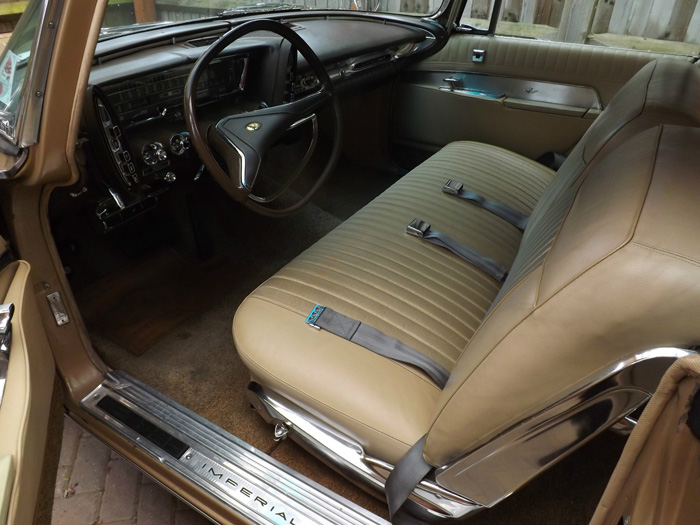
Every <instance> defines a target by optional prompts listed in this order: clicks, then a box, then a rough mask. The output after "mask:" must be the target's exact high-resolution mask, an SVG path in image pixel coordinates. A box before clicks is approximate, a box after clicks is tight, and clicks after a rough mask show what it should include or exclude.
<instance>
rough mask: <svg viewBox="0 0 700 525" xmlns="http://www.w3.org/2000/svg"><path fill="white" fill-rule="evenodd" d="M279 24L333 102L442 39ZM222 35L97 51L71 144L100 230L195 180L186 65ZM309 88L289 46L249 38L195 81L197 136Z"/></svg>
mask: <svg viewBox="0 0 700 525" xmlns="http://www.w3.org/2000/svg"><path fill="white" fill-rule="evenodd" d="M284 23H286V24H287V25H288V26H289V27H291V28H292V29H293V30H294V31H296V32H297V33H298V34H299V35H300V36H301V37H302V38H303V39H304V40H305V41H306V42H307V43H308V44H309V45H310V46H311V48H312V49H313V50H314V52H315V53H316V54H317V55H318V57H319V59H320V60H321V62H322V63H323V65H324V67H326V69H327V71H328V73H329V76H330V77H331V80H332V81H333V84H334V88H335V91H336V93H339V94H341V95H342V93H358V92H361V91H362V90H365V89H367V88H368V87H369V86H371V85H376V84H377V83H380V82H383V81H386V80H388V79H390V78H392V77H393V76H395V75H396V73H397V72H398V70H399V69H400V68H402V67H403V66H404V65H405V64H407V63H408V62H409V61H410V59H413V58H417V57H420V56H423V55H424V54H425V53H428V52H432V51H435V50H437V49H438V48H439V47H440V43H441V41H443V40H444V38H443V36H444V35H443V33H442V28H441V26H439V25H437V24H436V23H434V22H431V21H425V20H418V19H410V20H403V19H401V20H387V19H386V18H378V17H376V18H373V17H372V16H371V15H369V16H364V17H362V16H349V15H347V14H346V15H343V16H335V17H330V16H325V17H323V18H309V17H308V15H306V18H304V17H295V18H291V19H289V15H287V17H286V18H285V22H284ZM231 27H232V24H231V23H230V22H222V21H217V22H213V23H197V24H191V25H186V26H174V27H165V28H163V29H159V30H156V31H148V32H145V33H138V34H135V35H126V36H122V37H118V38H112V39H110V40H107V41H104V42H100V43H99V44H98V46H97V49H96V53H95V59H94V63H93V68H92V70H91V74H90V79H89V87H88V90H87V93H86V97H87V99H86V102H85V104H84V108H85V109H84V115H83V133H82V138H81V146H82V147H83V149H84V151H85V158H86V161H85V170H84V171H85V172H86V173H85V175H86V177H89V178H90V180H91V186H92V187H93V188H94V187H97V188H99V191H97V192H95V191H92V192H91V203H90V205H91V206H93V207H94V212H95V217H96V218H97V222H98V225H99V227H100V228H102V230H103V231H105V232H106V231H110V230H111V229H114V228H116V227H118V226H119V225H121V224H122V223H124V222H125V221H127V220H129V219H131V218H133V217H135V216H137V215H139V214H141V213H143V212H145V211H148V210H149V209H151V208H152V207H154V206H156V205H157V203H158V201H159V199H161V198H163V196H164V195H165V194H166V193H167V191H168V190H169V188H171V187H173V185H178V184H187V183H189V182H192V181H193V180H196V179H198V178H199V177H200V176H201V175H202V173H203V169H204V168H203V167H202V164H201V162H200V161H199V159H198V157H197V155H196V153H195V151H194V149H193V148H192V145H191V142H190V135H189V132H188V131H187V126H186V124H185V120H184V109H183V108H184V104H183V96H184V87H185V83H186V81H187V79H188V76H189V73H190V70H191V68H192V66H193V64H194V63H195V62H196V60H197V59H198V58H199V57H200V56H201V55H202V53H203V52H204V51H205V50H206V49H207V48H208V47H209V46H210V45H211V44H212V43H213V42H214V41H216V40H217V39H218V38H219V37H220V36H221V35H223V34H224V33H225V32H226V31H227V30H229V29H230V28H231ZM318 84H319V82H318V79H317V78H316V76H315V75H314V74H313V72H312V71H311V70H310V68H309V66H308V64H306V61H305V60H304V58H303V57H302V56H301V55H300V54H298V53H297V52H296V50H294V49H292V48H291V46H290V45H289V43H288V42H286V41H285V40H284V39H282V38H281V37H279V36H278V35H276V34H273V33H264V32H259V33H252V34H250V35H247V36H245V37H243V38H240V39H238V40H236V41H235V42H234V43H233V44H231V45H230V46H228V47H227V48H226V49H225V50H224V51H223V52H222V53H221V54H220V55H219V57H217V58H216V59H215V60H213V61H212V62H211V63H210V65H209V67H208V68H207V70H206V71H205V72H204V73H203V75H202V76H201V78H200V81H199V83H198V85H197V88H196V96H195V100H196V106H197V115H198V118H199V120H200V130H206V128H207V127H208V126H210V125H212V124H215V123H216V122H217V121H218V120H220V119H222V118H224V117H226V116H229V115H233V114H238V113H242V112H246V111H250V110H253V109H257V108H262V107H269V106H276V105H280V104H284V103H285V102H289V101H292V100H296V99H298V98H300V97H304V96H306V95H307V94H309V93H310V92H313V91H315V90H316V89H317V88H318ZM203 134H205V133H203ZM95 181H96V182H97V183H98V184H94V182H95Z"/></svg>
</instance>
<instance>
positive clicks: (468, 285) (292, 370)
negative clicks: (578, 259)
mask: <svg viewBox="0 0 700 525" xmlns="http://www.w3.org/2000/svg"><path fill="white" fill-rule="evenodd" d="M553 175H554V172H553V171H552V170H550V169H548V168H546V167H544V166H542V165H540V164H537V163H536V162H533V161H531V160H529V159H526V158H524V157H521V156H520V155H517V154H514V153H511V152H508V151H506V150H503V149H500V148H496V147H493V146H488V145H484V144H479V143H472V142H459V143H454V144H450V145H448V146H447V147H445V148H444V149H443V150H441V151H440V152H439V153H437V154H436V155H434V156H433V157H431V158H430V159H428V160H427V161H426V162H425V163H423V164H421V165H420V166H419V167H418V168H416V169H415V170H413V171H412V172H411V173H409V174H408V175H406V176H405V177H403V178H402V179H401V180H400V181H399V182H397V183H396V184H395V185H393V186H392V187H391V188H389V189H388V190H387V191H386V192H385V193H383V194H382V195H381V196H379V197H378V198H377V199H375V200H374V201H373V202H372V203H370V204H369V205H368V206H366V207H365V208H364V209H362V210H361V211H359V212H358V213H357V214H355V215H354V216H353V217H352V218H350V219H349V220H348V221H346V222H345V223H343V224H342V225H341V226H339V227H338V228H337V229H336V230H334V231H333V232H331V234H329V235H327V236H326V237H325V238H324V239H322V240H320V241H319V242H318V243H316V244H315V245H314V246H312V247H311V248H310V249H308V250H306V251H305V252H304V253H302V254H301V255H300V256H299V257H297V258H296V259H295V260H294V261H292V262H291V263H290V264H289V265H287V266H286V267H285V268H284V269H282V270H281V271H280V272H279V273H277V274H276V275H275V276H273V277H272V278H271V279H269V280H268V281H267V282H265V283H264V284H263V285H262V286H260V287H259V288H258V289H257V290H256V291H255V292H253V294H251V296H250V297H249V298H247V299H246V300H245V301H244V303H243V304H242V305H241V307H240V308H239V310H238V312H237V313H236V316H235V319H234V326H233V329H234V330H233V331H234V339H235V342H236V347H237V349H238V352H239V354H240V355H241V358H242V359H243V361H244V362H245V364H246V365H247V366H248V367H249V369H250V371H251V375H252V378H253V380H255V381H257V382H259V383H261V384H262V385H264V386H268V387H270V388H272V389H274V390H275V391H277V392H280V393H282V394H283V395H285V396H287V397H288V398H290V399H292V400H294V401H295V402H296V403H298V404H300V405H301V406H303V407H304V408H306V409H308V410H309V411H311V412H312V413H315V414H316V415H317V416H319V417H321V418H322V419H324V420H326V421H327V422H329V423H331V422H332V424H333V425H334V426H336V427H339V428H340V429H341V430H342V431H344V432H346V433H348V434H350V435H351V436H353V437H355V438H356V439H358V441H359V442H360V443H362V444H363V445H364V446H365V447H366V451H367V452H368V453H370V454H371V455H374V456H376V457H380V458H382V459H384V460H387V461H397V460H398V459H399V458H400V457H401V455H402V454H403V453H404V452H405V451H406V450H407V448H408V447H410V446H411V445H412V444H413V443H414V442H415V441H416V440H417V439H418V438H420V436H421V435H423V434H424V433H425V432H426V430H427V428H428V425H429V422H430V418H431V411H432V409H433V408H434V403H435V401H436V400H437V398H438V396H439V394H440V389H439V388H438V387H437V386H436V385H434V384H433V383H432V381H430V379H429V378H427V376H425V375H424V374H423V373H422V372H420V371H419V370H417V369H414V368H412V367H410V366H406V365H402V364H400V363H396V362H394V361H391V360H389V359H386V358H383V357H380V356H377V355H375V354H373V353H372V352H370V351H369V350H366V349H364V348H362V347H360V346H357V345H355V344H353V343H350V342H348V341H345V340H343V339H341V338H339V337H336V336H334V335H332V334H329V333H327V332H324V331H315V330H313V329H312V328H310V327H309V326H307V325H306V324H305V322H304V320H305V318H306V316H307V315H308V314H309V312H310V311H311V309H312V308H313V306H314V305H315V304H323V305H326V306H329V307H331V308H333V309H334V310H336V311H338V312H340V313H343V314H345V315H347V316H349V317H353V318H355V319H359V320H360V321H362V322H363V323H366V324H368V325H371V326H373V327H375V328H377V329H379V330H381V331H382V332H384V333H386V334H388V335H390V336H392V337H395V338H397V339H399V340H400V341H402V342H403V343H405V344H407V345H409V346H411V347H413V348H415V349H416V350H418V351H420V352H422V353H423V354H425V355H427V356H429V357H431V358H432V359H434V360H436V361H437V362H439V363H440V364H441V365H442V366H444V367H446V368H447V369H448V370H451V369H452V368H453V366H454V364H455V362H456V361H457V360H458V359H459V357H460V356H461V354H462V351H463V349H464V347H465V345H466V343H467V342H468V341H469V340H470V338H471V336H472V334H473V333H474V331H475V330H476V328H477V327H478V326H479V324H480V322H481V320H482V318H483V317H484V315H485V313H486V311H487V310H488V308H489V307H490V305H491V303H492V302H493V300H494V298H495V297H496V294H497V293H498V290H499V288H500V283H498V282H497V281H495V280H494V279H493V278H491V277H490V276H488V275H487V274H486V273H484V272H482V271H481V270H479V269H477V268H475V267H474V266H472V265H470V264H469V263H467V262H466V261H463V260H462V259H460V258H459V257H457V256H455V255H454V254H452V253H450V252H448V251H446V250H444V249H441V248H438V247H436V246H433V245H430V244H428V243H425V242H423V241H421V240H420V239H418V238H415V237H411V236H409V235H407V234H405V233H404V230H405V227H406V225H407V224H408V223H409V222H410V221H411V220H412V219H413V218H415V217H418V218H421V219H423V220H426V221H428V222H430V223H431V225H432V228H433V229H435V230H439V231H441V232H443V233H446V234H447V235H450V236H451V237H453V238H454V239H456V240H458V241H459V242H461V243H464V244H466V245H468V246H471V247H472V248H474V249H476V250H478V251H480V252H481V253H483V254H485V255H487V256H489V257H491V258H493V259H495V260H496V261H498V262H499V263H500V264H502V265H503V266H505V267H506V268H509V267H510V266H511V264H512V262H513V260H514V258H515V255H516V254H517V251H518V246H519V245H520V241H521V238H522V234H521V232H520V231H519V230H518V229H516V228H515V227H514V226H512V225H510V224H508V223H507V222H505V221H504V220H502V219H500V218H498V217H496V216H495V215H493V214H491V213H489V212H488V211H486V210H484V209H481V208H479V207H477V206H474V205H473V204H471V203H468V202H466V201H463V200H461V199H457V198H455V197H452V196H449V195H446V194H443V193H442V192H441V191H440V190H441V188H442V185H443V184H444V183H445V181H446V180H447V179H448V178H452V179H455V180H459V181H461V182H463V183H464V184H465V187H466V188H467V189H469V190H472V191H476V192H478V193H481V194H482V195H484V196H485V197H487V198H489V199H492V200H495V201H499V202H502V203H504V204H507V205H508V206H511V207H512V208H514V209H516V210H519V211H521V212H524V213H527V214H529V213H530V212H531V211H532V208H533V207H534V206H535V204H536V202H537V200H538V199H539V197H540V196H541V194H542V193H543V191H544V189H545V187H546V186H547V184H548V183H549V182H550V181H551V179H552V178H553ZM377 399H381V400H382V403H381V405H379V404H377V403H376V402H375V401H376V400H377ZM368 406H371V407H373V410H367V407H368Z"/></svg>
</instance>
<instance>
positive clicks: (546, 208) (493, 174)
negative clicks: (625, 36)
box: [0, 3, 700, 524]
mask: <svg viewBox="0 0 700 525" xmlns="http://www.w3.org/2000/svg"><path fill="white" fill-rule="evenodd" d="M450 5H451V4H449V3H448V7H449V6H450ZM457 11H458V10H456V11H455V10H454V9H452V10H450V9H448V10H447V11H440V12H438V13H437V14H436V15H435V16H433V17H415V16H414V17H411V16H398V15H388V14H381V13H371V12H342V13H339V12H331V11H328V12H323V13H321V14H319V13H309V12H305V11H304V10H301V11H291V12H285V13H282V14H270V15H269V16H266V17H265V18H264V19H262V18H260V17H258V18H255V17H247V18H246V17H244V19H243V21H241V20H239V19H233V20H227V19H217V20H207V21H196V20H193V21H191V22H190V23H183V24H172V25H165V26H162V27H158V28H157V29H155V30H149V31H142V32H133V33H130V32H119V31H117V30H115V29H110V28H106V29H104V28H103V29H102V34H101V38H100V39H99V41H97V42H96V47H95V51H94V56H93V57H92V58H91V62H90V67H89V71H86V72H85V80H84V83H85V89H84V90H83V91H82V92H81V93H80V101H79V103H76V106H75V108H76V109H75V111H77V116H76V119H77V122H78V124H77V129H76V131H75V132H76V136H77V140H76V141H75V155H74V161H75V164H74V169H73V171H74V173H73V178H72V180H71V181H70V183H69V184H63V183H60V184H57V185H56V186H55V187H54V188H52V189H51V191H50V194H47V195H48V196H47V197H46V198H45V201H44V206H45V216H46V225H47V229H48V231H49V232H50V238H51V239H52V241H53V243H54V247H55V248H53V249H54V250H55V256H54V262H55V263H57V264H60V271H61V272H62V273H63V274H64V277H62V279H63V278H64V279H65V286H64V287H62V288H61V289H60V292H61V293H59V292H57V291H56V290H55V289H53V288H51V289H49V288H46V289H45V290H43V289H40V287H38V285H37V284H36V283H35V284H33V288H34V290H35V294H36V295H37V296H43V295H45V296H47V298H46V299H43V300H42V301H43V302H44V303H46V301H47V299H48V303H46V304H42V303H41V302H40V305H41V306H42V307H45V306H46V305H50V307H51V310H50V312H51V313H50V316H49V318H50V319H53V320H54V321H55V324H56V325H57V326H59V327H60V326H61V325H62V324H68V323H72V324H73V326H77V328H76V329H77V330H78V331H79V332H80V334H82V335H81V337H82V342H81V343H80V344H79V345H77V344H76V342H77V341H79V340H80V339H79V338H78V337H77V336H76V338H73V339H71V340H70V345H73V346H72V347H71V349H70V350H68V349H66V350H65V352H64V354H65V356H66V357H60V356H56V357H55V359H56V365H57V367H58V371H59V374H60V375H61V376H62V377H63V378H64V380H65V381H66V383H67V385H68V386H67V387H66V389H67V390H66V392H67V393H68V396H69V397H70V396H73V397H74V398H75V397H79V398H80V400H79V402H75V403H72V402H70V401H68V402H67V406H68V412H69V414H70V415H71V417H73V418H74V419H76V420H77V421H79V422H80V423H81V424H82V425H83V426H85V427H86V428H88V429H89V430H91V431H92V432H94V433H95V434H96V435H97V436H98V437H100V438H101V439H103V440H104V441H106V442H107V443H109V444H110V446H112V447H113V448H115V450H118V451H121V452H122V453H123V454H124V455H126V456H127V457H129V458H130V459H131V460H132V461H133V462H135V463H136V464H137V465H138V466H139V467H140V468H142V469H143V470H144V471H145V472H148V473H149V474H151V475H152V476H154V477H155V478H156V479H158V481H159V482H160V483H162V484H163V485H164V486H166V487H167V488H169V489H170V490H171V491H174V492H176V493H178V494H179V495H180V496H182V497H185V498H187V499H188V500H189V501H196V502H197V505H198V507H199V508H200V509H201V510H202V512H203V513H204V514H206V515H207V516H209V517H210V518H212V519H213V520H216V521H219V522H227V521H232V520H234V519H241V520H248V521H252V522H263V523H267V522H270V523H297V524H302V523H384V521H382V520H384V519H391V520H393V521H394V522H395V523H409V522H411V521H410V520H413V519H417V520H419V522H428V521H440V520H451V519H452V520H454V519H457V520H461V519H464V518H470V521H473V522H475V523H478V522H479V521H482V522H485V523H505V522H513V523H514V522H520V523H523V522H526V521H523V520H524V518H523V516H529V519H530V520H532V521H533V522H534V521H538V520H539V522H542V520H546V519H547V517H549V518H551V517H552V516H553V515H558V516H560V517H561V516H568V517H570V519H571V520H572V521H571V522H572V523H573V522H575V523H579V522H581V523H583V522H587V520H588V519H590V516H591V515H592V513H593V507H594V506H595V503H596V501H597V498H599V497H600V495H601V494H602V490H603V488H604V484H605V482H606V481H607V478H606V476H609V474H610V472H611V469H612V465H613V464H614V462H615V461H616V459H617V455H619V451H620V449H621V446H622V445H623V444H624V440H623V438H621V437H620V436H619V435H616V434H613V433H612V432H608V430H610V429H611V428H612V429H615V430H617V431H618V432H619V433H621V434H625V433H627V432H629V430H630V429H631V428H632V427H634V424H635V417H636V414H638V412H639V410H640V409H641V408H643V406H644V405H645V403H646V402H647V401H648V400H649V398H650V397H651V395H652V394H653V392H654V390H655V388H656V386H657V384H658V382H659V381H660V379H661V376H662V375H663V374H664V372H665V371H666V369H667V368H668V367H669V366H670V365H671V364H672V363H673V362H674V361H675V360H676V359H678V358H680V357H684V356H687V355H691V354H694V353H695V349H696V346H697V345H698V344H699V342H700V332H699V330H698V327H697V322H696V317H697V315H696V313H697V304H698V298H699V297H700V289H699V288H698V283H699V282H700V243H699V242H698V238H697V235H695V230H694V227H693V224H694V221H693V218H694V217H695V215H696V206H697V204H696V203H697V202H698V201H699V200H700V178H698V177H697V166H696V164H695V162H694V160H695V159H694V155H692V152H695V151H697V149H698V147H700V130H698V126H700V68H698V66H697V65H696V64H695V58H696V57H689V56H685V55H671V54H662V53H653V52H649V51H635V50H623V49H616V48H611V47H602V46H581V45H578V44H571V43H563V42H548V41H541V40H534V39H524V38H516V37H508V36H495V35H493V34H487V32H486V30H483V31H481V30H476V29H474V28H472V30H464V29H462V30H452V29H451V30H450V31H449V32H448V31H446V29H445V27H446V26H449V24H450V23H452V22H454V19H455V17H456V16H457ZM555 158H556V159H558V160H557V161H556V162H553V161H552V159H555ZM12 228H14V229H15V232H17V231H18V230H17V228H20V227H18V226H12ZM16 236H17V233H15V237H16ZM19 255H22V253H21V250H20V253H19ZM23 258H24V257H23ZM30 262H31V263H32V265H34V262H32V261H30ZM13 264H15V265H17V266H16V268H15V272H20V273H21V272H27V271H28V269H27V268H24V267H23V266H22V264H25V263H22V262H21V261H20V262H17V263H13ZM0 284H2V283H0ZM9 286H10V284H9V282H8V284H7V286H5V288H4V289H7V287H9ZM25 286H32V284H31V283H29V282H28V281H27V284H26V285H25ZM47 286H48V285H47ZM0 288H2V286H0ZM8 293H9V292H8ZM56 294H58V295H56ZM6 295H7V294H6ZM47 315H48V314H47ZM49 335H50V334H49ZM50 340H51V341H53V339H51V336H50ZM66 341H67V339H66ZM66 344H67V345H68V344H69V343H66ZM52 345H53V342H52ZM78 347H79V348H78ZM71 353H78V354H80V355H81V356H82V357H81V358H80V359H77V358H75V357H67V356H69V355H71ZM69 363H70V364H69ZM81 363H83V364H81ZM86 370H87V371H86ZM96 371H98V372H99V373H97V372H96ZM78 384H80V387H79V388H78V387H76V386H75V385H78ZM71 385H74V386H71ZM594 438H596V439H595V441H593V439H594ZM589 442H590V443H589ZM572 477H574V478H576V479H577V483H575V484H572V483H571V478H572ZM535 478H537V479H535ZM585 479H588V480H589V481H588V482H585V481H584V480H585ZM533 491H536V492H534V493H533ZM537 491H538V492H537ZM533 494H536V496H534V495H533ZM511 495H512V496H511ZM535 498H537V499H538V501H537V502H535V501H533V500H534V499H535ZM511 500H512V503H510V501H511ZM501 502H503V503H501ZM387 503H388V505H387ZM275 509H276V510H275ZM482 511H483V512H482ZM553 513H554V514H553ZM557 513H559V514H557ZM403 520H406V521H403Z"/></svg>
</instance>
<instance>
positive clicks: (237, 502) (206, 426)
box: [81, 372, 389, 525]
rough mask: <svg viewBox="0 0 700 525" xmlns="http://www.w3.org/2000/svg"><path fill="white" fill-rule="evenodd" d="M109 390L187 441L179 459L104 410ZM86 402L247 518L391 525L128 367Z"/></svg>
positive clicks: (277, 523)
mask: <svg viewBox="0 0 700 525" xmlns="http://www.w3.org/2000/svg"><path fill="white" fill-rule="evenodd" d="M106 395H109V396H110V397H111V398H113V399H115V400H116V401H118V402H119V403H121V404H122V405H124V406H126V407H128V408H129V409H130V410H132V411H133V412H134V413H136V414H137V415H139V416H141V417H142V418H144V419H146V420H147V421H149V422H150V423H152V424H154V425H156V426H157V427H158V428H160V429H162V430H164V431H166V432H167V433H168V434H170V435H171V436H173V437H175V438H177V439H178V440H180V441H182V442H183V443H184V444H186V445H188V447H189V448H188V449H187V450H186V451H185V452H184V453H183V454H182V456H180V457H179V458H176V457H173V456H171V455H170V454H168V453H167V452H165V451H164V450H162V449H161V448H159V447H158V446H156V445H155V444H153V443H152V442H150V441H148V439H146V438H144V437H143V436H141V435H139V434H138V433H137V432H135V431H134V430H132V429H131V428H129V427H128V426H126V425H125V424H123V423H121V422H120V421H118V420H117V419H115V418H114V417H112V416H110V414H108V413H107V412H105V411H104V410H102V409H101V408H100V407H99V406H98V403H99V401H100V400H101V399H102V398H103V397H104V396H106ZM81 406H82V407H83V408H84V409H85V411H86V412H87V413H88V414H90V415H92V416H94V417H95V418H97V419H99V420H100V421H102V422H103V423H104V424H106V425H107V426H108V427H110V428H111V429H113V430H114V431H115V432H117V433H118V434H120V435H121V436H123V437H125V438H126V439H128V440H129V442H130V443H131V444H132V445H133V446H134V447H135V448H137V449H139V450H141V451H143V452H145V453H146V454H148V455H149V456H151V457H153V458H155V459H157V460H158V461H159V462H161V463H162V464H164V465H165V466H166V467H167V468H168V469H170V470H171V471H172V472H175V473H177V474H178V475H180V476H181V477H182V478H184V479H186V480H188V481H189V482H191V483H193V484H194V485H195V486H197V487H199V488H201V489H202V490H205V491H207V492H208V493H209V494H212V495H213V496H214V497H215V498H217V499H218V500H219V501H221V502H222V503H224V504H225V505H227V506H228V507H229V508H231V509H232V511H233V513H235V514H236V515H238V516H239V517H240V518H241V519H242V520H243V521H245V522H250V523H261V524H274V525H282V524H285V523H287V524H291V523H294V524H295V525H316V524H323V525H331V524H338V523H343V524H346V523H347V524H353V525H389V524H388V522H387V521H386V520H384V519H383V518H380V517H379V516H376V515H374V514H372V513H371V512H369V511H367V510H366V509H363V508H361V507H359V506H358V505H356V504H354V503H352V502H350V501H348V500H346V499H345V498H343V497H341V496H339V495H337V494H335V493H333V492H332V491H330V490H328V489H327V488H325V487H322V486H321V485H319V484H317V483H315V482H313V481H311V480H309V479H307V478H305V477H304V476H302V475H301V474H299V473H298V472H295V471H294V470H292V469H291V468H289V467H287V466H286V465H284V464H282V463H280V462H278V461H276V460H275V459H273V458H271V457H269V456H267V455H266V454H264V453H263V452H261V451H259V450H257V449H255V448H253V447H252V446H250V445H249V444H247V443H245V442H244V441H241V440H240V439H238V438H236V437H235V436H233V435H231V434H229V433H228V432H226V431H224V430H223V429H221V428H219V427H217V426H215V425H213V424H212V423H211V422H209V421H207V420H205V419H203V418H201V417H199V416H197V415H196V414H195V413H193V412H191V411H190V410H188V409H186V408H185V407H183V406H181V405H179V404H177V403H175V402H174V401H173V400H171V399H169V398H167V397H166V396H164V395H162V394H160V393H159V392H157V391H155V390H153V389H151V388H149V387H148V386H147V385H144V384H143V383H141V382H139V381H138V380H136V379H134V378H132V377H130V376H129V375H127V374H125V373H124V372H110V373H109V374H107V375H106V377H105V379H104V381H103V382H102V383H101V384H100V385H99V386H98V387H97V388H96V389H95V390H93V391H92V392H91V393H90V394H89V395H88V396H86V397H85V398H84V399H83V400H82V402H81Z"/></svg>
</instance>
